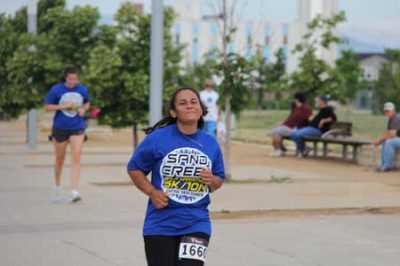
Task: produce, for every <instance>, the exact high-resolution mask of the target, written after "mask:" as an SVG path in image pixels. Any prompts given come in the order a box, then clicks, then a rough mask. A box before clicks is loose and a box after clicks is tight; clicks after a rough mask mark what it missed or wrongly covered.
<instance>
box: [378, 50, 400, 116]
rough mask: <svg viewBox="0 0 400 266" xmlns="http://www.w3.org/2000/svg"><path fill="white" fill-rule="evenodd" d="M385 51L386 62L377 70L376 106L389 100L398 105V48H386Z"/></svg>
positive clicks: (399, 68) (399, 60)
mask: <svg viewBox="0 0 400 266" xmlns="http://www.w3.org/2000/svg"><path fill="white" fill-rule="evenodd" d="M385 53H386V54H387V56H388V62H387V63H385V64H383V66H382V68H381V70H380V72H379V80H378V82H377V84H376V91H375V94H376V102H377V106H382V105H383V104H384V103H385V102H389V101H390V102H393V103H394V104H395V105H396V106H400V67H399V66H400V50H398V49H387V50H385ZM380 109H381V108H380Z"/></svg>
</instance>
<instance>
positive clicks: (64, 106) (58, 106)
mask: <svg viewBox="0 0 400 266" xmlns="http://www.w3.org/2000/svg"><path fill="white" fill-rule="evenodd" d="M73 105H74V103H73V102H67V103H65V104H46V105H45V107H44V108H45V110H46V111H58V110H63V109H68V108H71V107H72V106H73Z"/></svg>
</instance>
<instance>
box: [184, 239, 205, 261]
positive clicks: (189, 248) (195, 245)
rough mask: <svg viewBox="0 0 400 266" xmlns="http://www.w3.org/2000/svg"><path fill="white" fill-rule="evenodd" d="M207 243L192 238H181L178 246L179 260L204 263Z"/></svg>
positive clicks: (203, 240)
mask: <svg viewBox="0 0 400 266" xmlns="http://www.w3.org/2000/svg"><path fill="white" fill-rule="evenodd" d="M207 249H208V241H207V240H206V239H203V238H199V237H194V236H184V237H182V240H181V244H180V246H179V259H191V260H201V261H203V262H205V261H206V254H207Z"/></svg>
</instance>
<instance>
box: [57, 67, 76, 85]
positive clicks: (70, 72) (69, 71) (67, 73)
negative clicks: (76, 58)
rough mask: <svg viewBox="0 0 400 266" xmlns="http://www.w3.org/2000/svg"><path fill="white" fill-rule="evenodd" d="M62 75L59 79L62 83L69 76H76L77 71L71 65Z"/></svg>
mask: <svg viewBox="0 0 400 266" xmlns="http://www.w3.org/2000/svg"><path fill="white" fill-rule="evenodd" d="M63 73H64V76H63V77H61V78H60V82H63V83H64V82H65V81H66V78H67V76H68V75H69V74H78V73H79V70H78V69H77V68H76V67H75V66H73V65H68V66H66V67H65V68H64V71H63Z"/></svg>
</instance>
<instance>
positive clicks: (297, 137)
mask: <svg viewBox="0 0 400 266" xmlns="http://www.w3.org/2000/svg"><path fill="white" fill-rule="evenodd" d="M317 105H318V107H319V112H318V114H317V115H316V116H315V117H314V118H313V119H312V120H311V121H310V125H309V126H308V127H304V128H301V129H299V130H296V131H293V132H292V133H291V135H290V136H291V138H292V140H293V141H294V142H295V143H296V156H297V157H299V158H301V157H303V156H306V155H307V154H308V153H309V152H310V150H311V149H310V148H307V149H306V148H305V145H304V136H316V137H319V136H321V135H322V134H323V133H325V132H326V131H328V130H329V124H330V123H331V122H334V121H336V115H335V113H334V112H333V107H331V106H329V105H328V97H327V96H325V95H320V96H319V97H318V99H317Z"/></svg>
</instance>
